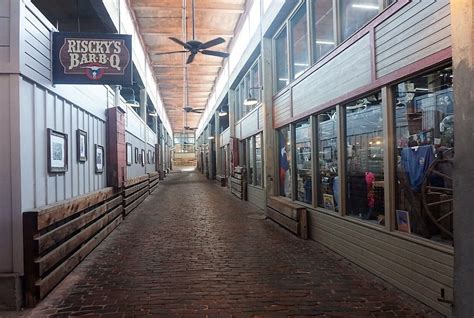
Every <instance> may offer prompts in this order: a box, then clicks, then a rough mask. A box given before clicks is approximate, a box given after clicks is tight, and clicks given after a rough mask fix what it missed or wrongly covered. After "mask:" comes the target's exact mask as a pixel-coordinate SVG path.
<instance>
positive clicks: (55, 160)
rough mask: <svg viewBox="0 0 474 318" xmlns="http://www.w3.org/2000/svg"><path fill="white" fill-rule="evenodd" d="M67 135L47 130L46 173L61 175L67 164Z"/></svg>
mask: <svg viewBox="0 0 474 318" xmlns="http://www.w3.org/2000/svg"><path fill="white" fill-rule="evenodd" d="M67 151H68V146H67V135H66V134H64V133H61V132H59V131H56V130H53V129H51V128H48V172H49V173H63V172H66V171H67V163H68V155H67Z"/></svg>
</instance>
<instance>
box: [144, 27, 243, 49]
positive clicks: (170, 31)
mask: <svg viewBox="0 0 474 318" xmlns="http://www.w3.org/2000/svg"><path fill="white" fill-rule="evenodd" d="M140 33H141V34H143V35H145V36H147V35H166V36H177V35H178V38H180V37H181V36H180V35H181V30H180V29H178V28H167V29H165V28H163V29H161V28H160V27H158V26H141V27H140ZM196 35H197V37H198V38H199V36H200V35H205V36H207V35H210V36H213V37H219V36H220V37H223V38H233V37H234V31H232V30H217V29H200V28H196ZM178 47H179V46H178Z"/></svg>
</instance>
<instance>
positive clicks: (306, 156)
mask: <svg viewBox="0 0 474 318" xmlns="http://www.w3.org/2000/svg"><path fill="white" fill-rule="evenodd" d="M311 149H312V148H311V123H310V121H309V119H307V120H305V121H303V122H300V123H297V124H296V126H295V150H296V154H295V162H296V200H298V201H301V202H305V203H309V204H311V203H312V202H313V195H312V192H313V183H312V180H311V171H312V169H311Z"/></svg>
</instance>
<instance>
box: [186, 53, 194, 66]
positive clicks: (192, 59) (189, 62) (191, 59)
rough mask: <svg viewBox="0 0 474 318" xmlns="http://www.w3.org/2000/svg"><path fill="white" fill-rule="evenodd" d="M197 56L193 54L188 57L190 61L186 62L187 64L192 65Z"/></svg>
mask: <svg viewBox="0 0 474 318" xmlns="http://www.w3.org/2000/svg"><path fill="white" fill-rule="evenodd" d="M195 56H196V54H195V53H191V54H190V55H189V56H188V60H187V61H186V64H191V63H192V62H193V61H194V57H195Z"/></svg>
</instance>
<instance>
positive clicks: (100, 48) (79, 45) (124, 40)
mask: <svg viewBox="0 0 474 318" xmlns="http://www.w3.org/2000/svg"><path fill="white" fill-rule="evenodd" d="M131 52H132V36H131V35H126V34H99V33H69V32H55V33H53V84H102V85H131V84H132V53H131Z"/></svg>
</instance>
